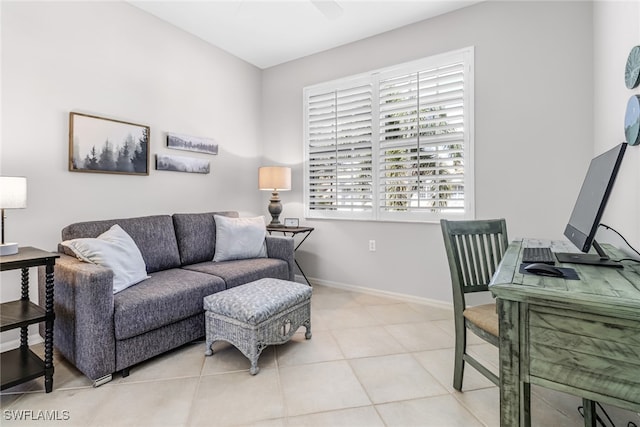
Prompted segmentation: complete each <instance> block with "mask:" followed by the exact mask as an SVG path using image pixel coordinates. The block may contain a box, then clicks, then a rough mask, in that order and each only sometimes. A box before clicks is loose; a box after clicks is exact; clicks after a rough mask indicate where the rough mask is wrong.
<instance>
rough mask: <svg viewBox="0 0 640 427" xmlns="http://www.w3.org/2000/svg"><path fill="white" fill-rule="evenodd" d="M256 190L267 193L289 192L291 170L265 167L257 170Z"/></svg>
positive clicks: (281, 167)
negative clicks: (267, 191) (266, 191)
mask: <svg viewBox="0 0 640 427" xmlns="http://www.w3.org/2000/svg"><path fill="white" fill-rule="evenodd" d="M258 188H259V189H260V190H269V191H286V190H291V168H287V167H283V166H265V167H261V168H260V169H258Z"/></svg>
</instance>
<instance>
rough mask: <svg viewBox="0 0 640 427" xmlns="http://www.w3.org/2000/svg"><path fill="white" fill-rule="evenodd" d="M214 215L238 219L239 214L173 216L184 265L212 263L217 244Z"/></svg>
mask: <svg viewBox="0 0 640 427" xmlns="http://www.w3.org/2000/svg"><path fill="white" fill-rule="evenodd" d="M214 215H222V216H228V217H231V218H237V217H238V212H233V211H229V212H209V213H181V214H174V215H173V225H174V227H175V230H176V239H177V242H178V250H179V252H180V261H181V263H182V265H189V264H196V263H199V262H205V261H211V260H212V259H213V253H214V251H215V244H216V224H215V222H214V220H213V216H214Z"/></svg>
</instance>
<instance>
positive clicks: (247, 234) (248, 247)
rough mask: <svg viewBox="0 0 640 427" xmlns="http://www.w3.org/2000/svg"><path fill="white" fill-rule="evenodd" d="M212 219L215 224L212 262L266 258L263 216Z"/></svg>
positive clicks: (265, 231) (215, 216)
mask: <svg viewBox="0 0 640 427" xmlns="http://www.w3.org/2000/svg"><path fill="white" fill-rule="evenodd" d="M213 218H214V220H215V223H216V251H215V254H214V255H213V260H214V261H232V260H236V259H251V258H266V257H267V244H266V243H265V238H266V237H267V228H266V226H265V224H264V217H263V216H259V217H255V218H227V217H224V216H221V215H214V217H213Z"/></svg>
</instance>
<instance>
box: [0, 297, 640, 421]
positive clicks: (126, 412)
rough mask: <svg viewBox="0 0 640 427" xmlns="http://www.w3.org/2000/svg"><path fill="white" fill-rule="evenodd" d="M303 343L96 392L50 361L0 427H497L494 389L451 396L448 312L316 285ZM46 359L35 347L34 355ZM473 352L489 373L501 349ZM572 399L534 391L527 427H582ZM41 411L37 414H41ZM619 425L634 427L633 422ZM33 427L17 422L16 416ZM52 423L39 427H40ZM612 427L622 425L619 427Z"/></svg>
mask: <svg viewBox="0 0 640 427" xmlns="http://www.w3.org/2000/svg"><path fill="white" fill-rule="evenodd" d="M312 332H313V338H312V339H311V340H305V339H304V328H301V329H300V330H299V331H298V333H297V334H296V335H295V336H294V338H293V340H292V341H291V342H289V343H287V344H284V345H281V346H273V347H269V348H267V349H266V350H265V351H264V352H263V354H262V356H261V357H260V360H259V366H260V373H259V374H258V375H256V376H251V375H249V373H248V369H249V362H248V360H247V359H246V358H245V357H244V356H242V354H241V353H240V352H239V351H238V350H236V349H235V348H234V347H232V346H230V345H229V344H227V343H224V342H218V343H216V344H215V345H214V351H215V353H214V355H213V356H210V357H205V356H204V351H205V344H204V341H199V342H194V343H191V344H188V345H185V346H183V347H181V348H179V349H177V350H175V351H172V352H169V353H167V354H164V355H162V356H159V357H157V358H154V359H153V360H150V361H148V362H145V363H141V364H140V365H138V366H135V367H133V368H132V369H131V375H130V376H129V377H127V378H122V377H120V376H119V375H116V376H115V378H114V380H113V381H111V382H110V383H108V384H105V385H103V386H101V387H98V388H93V387H92V386H91V382H90V381H89V380H88V379H87V378H86V377H84V376H83V375H82V374H80V373H79V372H78V371H77V370H76V369H75V368H74V367H73V366H72V365H70V364H69V363H68V362H67V361H66V360H64V359H63V358H62V357H59V356H58V355H57V354H56V355H55V356H56V357H55V368H56V372H55V376H54V391H53V392H52V393H49V394H45V393H44V392H43V380H42V378H40V379H36V380H33V381H30V382H27V383H24V384H21V385H19V386H16V387H14V388H12V389H8V390H5V391H3V392H2V395H1V400H0V406H1V408H2V413H1V414H0V416H1V417H2V418H1V419H0V424H2V426H14V425H17V426H27V425H38V426H43V425H61V426H83V427H86V426H154V427H155V426H239V425H243V426H246V425H252V426H274V427H275V426H331V427H333V426H367V427H368V426H385V425H386V426H438V427H443V426H464V427H469V426H498V425H499V421H498V420H499V418H498V417H499V394H498V389H497V388H496V387H495V386H494V385H493V384H492V383H491V382H489V381H488V380H487V379H485V378H484V377H483V376H481V375H480V374H478V373H477V372H476V371H475V370H474V369H473V368H471V367H467V369H466V373H465V378H464V387H463V392H462V393H460V392H457V391H455V390H453V387H452V386H451V381H452V375H453V374H452V372H453V343H454V338H453V320H452V314H451V312H450V311H448V310H443V309H441V308H434V307H430V306H424V305H419V304H415V303H407V302H403V301H399V300H396V299H392V298H383V297H380V296H376V295H370V294H365V293H358V292H350V291H345V290H340V289H335V288H329V287H324V286H314V289H313V298H312ZM37 348H39V351H40V352H41V351H42V345H39V346H37ZM471 348H472V351H473V352H474V353H475V354H476V355H477V356H478V357H480V358H482V359H484V360H485V361H487V362H488V363H490V364H491V365H492V366H493V367H494V369H497V359H498V355H497V350H496V349H495V348H494V347H492V346H491V345H488V344H484V343H483V341H481V340H480V339H477V338H475V337H473V338H471ZM579 405H580V399H578V398H576V397H573V396H570V395H567V394H562V393H559V392H554V391H549V390H545V389H541V388H537V387H534V388H533V399H532V414H533V415H532V419H533V425H534V426H579V425H581V424H582V418H581V416H580V415H579V413H578V412H577V407H578V406H579ZM39 411H45V412H39ZM620 414H622V417H623V418H621V419H626V420H633V421H635V422H636V423H637V424H639V425H640V422H639V421H640V418H638V419H634V418H633V417H638V416H637V415H636V414H633V413H630V412H626V411H622V412H620ZM20 415H22V416H23V417H30V418H36V419H35V420H32V421H25V420H21V421H19V420H16V419H15V418H16V417H17V416H20ZM43 416H54V417H56V416H57V417H58V418H59V419H58V420H57V421H56V420H53V421H48V422H43V421H42V420H39V419H37V418H38V417H43ZM619 425H626V422H625V423H624V424H622V421H620V424H619Z"/></svg>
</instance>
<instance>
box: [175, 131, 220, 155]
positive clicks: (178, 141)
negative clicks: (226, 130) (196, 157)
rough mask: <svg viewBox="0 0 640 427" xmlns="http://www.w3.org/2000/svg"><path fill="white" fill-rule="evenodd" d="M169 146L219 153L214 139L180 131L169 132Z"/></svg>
mask: <svg viewBox="0 0 640 427" xmlns="http://www.w3.org/2000/svg"><path fill="white" fill-rule="evenodd" d="M167 147H169V148H173V149H176V150H186V151H195V152H198V153H206V154H218V144H217V143H216V142H215V141H214V140H213V139H210V138H200V137H197V136H189V135H182V134H179V133H168V134H167Z"/></svg>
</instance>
